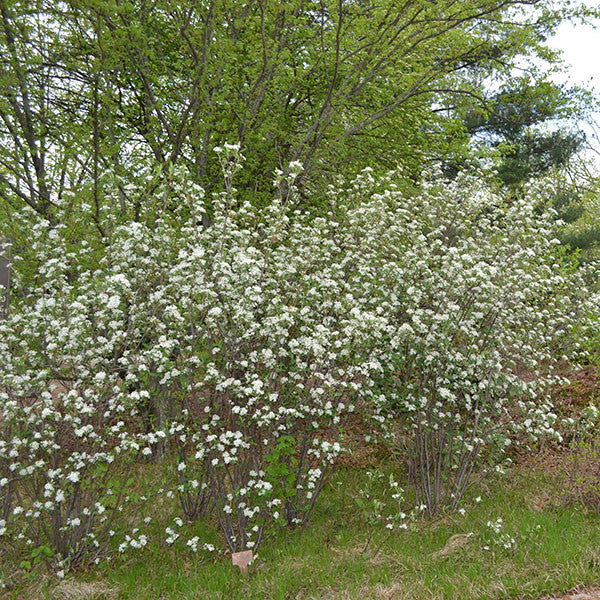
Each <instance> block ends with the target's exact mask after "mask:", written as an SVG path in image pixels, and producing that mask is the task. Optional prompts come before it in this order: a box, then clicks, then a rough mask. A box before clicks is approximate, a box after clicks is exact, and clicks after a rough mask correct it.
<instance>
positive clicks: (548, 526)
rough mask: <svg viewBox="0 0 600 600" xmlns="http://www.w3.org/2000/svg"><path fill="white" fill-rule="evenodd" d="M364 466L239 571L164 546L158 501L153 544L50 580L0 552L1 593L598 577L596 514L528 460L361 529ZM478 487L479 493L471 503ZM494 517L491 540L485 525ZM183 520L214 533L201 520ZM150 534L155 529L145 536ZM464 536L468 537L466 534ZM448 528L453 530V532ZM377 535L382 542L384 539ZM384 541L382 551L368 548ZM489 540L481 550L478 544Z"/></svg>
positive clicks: (530, 586) (213, 535) (487, 586)
mask: <svg viewBox="0 0 600 600" xmlns="http://www.w3.org/2000/svg"><path fill="white" fill-rule="evenodd" d="M363 478H364V469H358V468H345V469H342V470H339V471H337V472H336V473H334V475H333V477H332V478H331V479H330V481H329V483H328V485H327V488H326V490H325V491H324V492H323V494H322V496H321V497H320V499H319V502H318V504H317V508H316V509H315V512H314V513H313V515H312V520H311V521H310V522H309V524H308V526H307V527H305V528H301V529H297V530H294V531H280V532H278V533H276V534H274V535H273V536H272V537H270V538H268V539H266V540H265V541H264V543H263V545H262V546H261V548H260V549H259V556H258V559H257V560H256V561H255V563H254V564H253V565H251V567H250V572H249V575H248V576H247V577H242V576H241V575H240V573H239V571H238V569H237V567H233V566H232V565H231V558H230V556H229V555H225V554H220V555H214V556H210V557H209V558H207V557H206V556H203V555H200V554H198V555H195V554H193V553H192V552H191V551H190V550H189V549H188V548H186V547H185V545H184V544H182V545H180V546H178V547H169V546H165V545H164V542H161V541H159V540H161V539H163V538H164V535H161V532H162V531H164V527H165V522H161V518H160V513H161V511H160V510H159V509H157V511H156V519H155V523H154V531H152V529H151V530H150V534H151V536H152V541H151V543H150V544H149V545H148V546H147V547H146V548H144V549H143V550H141V551H139V553H134V554H131V553H130V554H126V555H124V556H121V557H117V558H116V559H115V560H114V561H113V562H112V563H107V564H103V565H101V566H99V567H96V568H93V569H89V570H86V571H79V572H77V573H76V574H69V575H67V578H66V579H65V580H64V581H62V582H61V581H58V580H56V579H55V578H51V577H49V576H47V575H45V574H43V573H41V572H34V573H23V572H19V571H18V569H17V570H15V567H14V565H10V564H8V563H7V562H5V563H4V564H2V566H1V567H0V573H1V576H2V577H3V579H4V581H5V582H6V583H7V584H8V585H7V588H6V589H5V590H4V591H3V592H2V593H3V594H4V595H3V596H2V593H0V596H2V597H3V598H6V600H9V599H17V598H19V599H21V598H23V599H27V600H29V599H33V598H51V599H60V598H66V599H80V600H83V599H92V598H98V599H101V598H105V599H107V600H108V599H115V600H116V599H132V600H133V599H159V598H160V599H176V598H177V599H179V598H181V599H189V600H192V599H194V600H199V599H203V598H206V599H211V600H212V599H214V600H218V599H227V598H233V599H237V598H240V599H242V598H243V599H246V598H256V599H261V600H262V599H273V600H275V599H277V600H283V599H294V600H309V599H319V600H325V599H338V598H339V599H364V600H370V599H411V600H412V599H414V600H425V599H427V600H434V599H438V598H439V599H441V598H453V599H465V600H466V599H470V598H473V599H475V598H477V599H484V598H511V599H516V598H538V597H540V596H544V595H546V594H554V593H557V594H558V593H561V592H565V591H567V590H570V589H573V588H575V587H577V586H594V585H598V584H600V517H599V515H598V514H596V513H592V512H586V511H585V510H583V509H580V508H577V507H572V506H569V507H567V506H565V505H564V504H563V503H562V502H561V500H560V485H559V484H558V483H557V481H556V478H555V477H554V476H551V475H548V474H547V473H546V472H544V471H542V470H537V469H532V468H531V467H530V466H529V467H525V466H515V467H513V468H512V469H511V470H510V471H509V472H508V473H507V474H505V475H503V476H497V478H496V479H495V480H494V481H488V482H487V484H486V485H483V486H481V487H479V488H478V489H474V490H472V492H471V495H470V498H471V500H469V499H467V500H466V502H465V509H466V511H465V514H459V513H454V514H448V515H445V516H443V517H441V518H439V519H437V520H435V521H425V520H423V521H421V520H418V521H416V522H414V523H413V524H412V526H411V528H410V530H408V531H397V532H393V533H392V534H391V535H390V536H389V538H388V537H387V531H386V530H385V529H380V530H377V531H376V532H375V533H374V535H373V539H372V541H371V543H370V545H369V547H368V548H367V549H366V551H364V552H363V549H364V546H365V541H366V539H367V538H368V535H369V531H370V529H369V526H368V525H366V524H365V523H364V522H363V520H362V518H361V516H360V512H359V511H358V509H357V507H356V504H355V502H354V498H355V497H356V494H357V490H358V488H359V487H360V485H361V482H362V481H363ZM476 496H480V497H481V501H480V502H479V503H475V502H473V500H472V499H473V498H475V497H476ZM498 518H501V519H503V523H504V526H503V529H502V533H505V534H507V535H508V536H510V537H511V538H513V539H514V540H515V544H514V545H513V546H512V547H510V548H505V547H503V546H502V544H500V543H499V538H498V536H497V535H494V534H492V533H491V531H490V528H489V527H488V526H487V525H486V523H487V522H488V521H490V520H493V521H495V520H496V519H498ZM185 527H187V531H189V532H190V535H199V536H200V539H201V540H207V541H216V540H218V534H217V532H216V531H215V530H214V529H213V528H212V525H211V524H210V523H208V524H207V523H197V524H193V525H189V526H185ZM152 534H153V535H152ZM467 534H472V535H467ZM453 536H455V537H453ZM382 542H383V543H382ZM380 545H381V549H380V550H379V551H376V549H377V547H378V546H380ZM486 547H488V548H489V549H486Z"/></svg>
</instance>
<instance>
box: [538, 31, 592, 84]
mask: <svg viewBox="0 0 600 600" xmlns="http://www.w3.org/2000/svg"><path fill="white" fill-rule="evenodd" d="M598 25H600V23H598ZM548 45H549V46H551V47H553V48H557V49H559V50H562V52H563V59H564V61H565V63H567V65H566V66H567V69H568V70H567V72H566V73H565V74H564V75H562V76H561V77H560V78H559V80H560V81H565V82H569V83H573V84H583V83H591V84H595V86H594V87H595V88H596V91H597V92H598V93H600V28H598V29H594V28H593V27H592V26H591V25H580V24H574V23H563V24H562V25H560V27H559V28H558V32H557V34H556V35H555V36H553V37H552V38H550V39H549V40H548Z"/></svg>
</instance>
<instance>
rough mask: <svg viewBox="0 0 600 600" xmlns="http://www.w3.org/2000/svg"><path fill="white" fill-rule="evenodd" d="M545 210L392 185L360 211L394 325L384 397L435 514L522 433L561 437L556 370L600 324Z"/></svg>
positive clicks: (357, 216) (455, 190)
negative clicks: (554, 395)
mask: <svg viewBox="0 0 600 600" xmlns="http://www.w3.org/2000/svg"><path fill="white" fill-rule="evenodd" d="M351 191H353V190H351ZM359 193H360V194H361V195H364V191H363V190H360V189H359ZM538 205H539V199H537V198H535V199H534V198H528V197H525V198H522V199H518V200H514V201H512V203H509V202H507V201H505V200H504V199H503V198H502V197H501V196H500V195H498V194H494V193H492V191H490V189H489V188H488V187H486V186H485V185H483V184H482V182H480V181H478V180H475V179H470V178H468V177H467V178H462V179H459V180H457V181H455V182H453V183H442V184H440V183H439V182H436V181H433V182H432V183H427V184H425V185H424V186H423V188H422V190H421V192H420V193H419V194H418V195H415V196H406V195H403V194H401V193H399V192H398V191H395V190H394V186H393V182H391V181H390V182H389V184H388V185H387V189H385V190H384V191H383V192H382V193H373V194H372V196H371V200H370V201H369V202H366V203H364V204H363V205H362V206H361V207H360V208H358V209H357V210H355V211H354V212H353V213H352V219H353V227H352V230H353V234H354V235H355V236H356V238H357V239H360V240H361V247H362V249H363V251H364V252H370V251H371V252H372V253H373V254H372V268H373V269H374V270H376V272H377V273H378V278H379V285H378V286H377V287H375V288H374V289H373V288H371V294H373V298H374V301H375V302H376V303H377V306H378V309H379V310H382V311H383V314H385V315H386V317H387V319H388V321H389V327H388V332H389V335H388V336H387V337H386V339H385V341H384V343H383V346H382V348H381V351H382V356H384V357H385V358H383V359H380V360H381V362H382V364H385V366H386V374H385V377H384V378H383V379H382V381H381V391H382V394H383V395H384V397H385V401H386V403H387V406H388V408H389V410H390V411H391V412H390V413H389V414H396V415H399V416H401V419H402V423H403V426H401V427H400V428H399V429H398V430H397V436H396V439H397V442H398V443H399V444H400V445H401V446H402V448H403V450H404V453H405V456H407V458H408V464H409V473H410V477H411V479H412V481H413V484H414V487H415V490H416V493H417V503H423V504H424V505H426V506H427V511H428V513H429V514H433V513H435V512H436V511H437V510H439V509H440V508H441V507H442V506H444V505H450V506H451V507H456V506H457V505H458V503H459V501H460V499H461V498H462V496H463V494H464V491H465V489H466V487H467V485H468V482H469V477H470V475H471V473H472V471H473V469H474V468H475V465H476V461H477V459H478V457H479V456H480V454H481V453H482V452H484V453H486V454H487V455H488V456H489V457H490V458H492V459H501V457H502V456H503V454H504V450H505V448H506V447H507V446H508V445H509V444H510V443H511V435H513V434H517V433H523V432H525V433H526V434H527V435H528V436H530V437H533V438H536V437H538V436H539V435H543V434H553V433H554V422H555V421H556V415H555V414H554V413H553V412H552V406H551V403H550V402H549V400H548V399H547V390H548V388H549V386H550V385H551V384H552V383H553V382H555V381H557V379H560V378H559V377H558V375H556V373H555V370H554V367H555V366H556V365H557V364H558V362H559V361H561V360H564V359H566V358H568V357H569V356H570V355H571V356H572V355H573V354H575V353H577V351H578V350H579V347H578V344H577V340H576V339H575V338H574V336H573V335H572V333H573V331H574V329H575V327H576V325H577V323H578V320H584V317H585V318H587V317H588V316H589V315H590V314H591V313H597V310H598V308H597V301H596V298H595V297H594V296H593V295H591V294H590V292H589V290H588V288H587V286H586V283H585V281H586V273H585V271H584V270H583V269H579V270H578V269H576V268H574V266H573V264H572V262H570V261H569V259H568V258H567V257H566V256H565V255H564V253H563V252H561V249H560V248H558V243H559V242H558V240H556V239H555V237H554V230H555V227H556V223H555V220H554V219H553V215H552V214H551V213H548V214H543V213H540V212H539V210H537V209H536V206H538Z"/></svg>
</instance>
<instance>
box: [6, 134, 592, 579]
mask: <svg viewBox="0 0 600 600" xmlns="http://www.w3.org/2000/svg"><path fill="white" fill-rule="evenodd" d="M217 150H218V154H219V157H220V159H221V163H222V168H223V171H224V191H223V192H222V193H219V194H216V195H215V196H214V197H213V198H212V202H211V206H212V209H211V219H210V226H207V222H208V218H207V214H206V213H207V211H206V209H205V206H204V200H203V192H202V190H200V189H198V188H197V187H194V186H193V185H191V184H189V182H188V180H187V179H186V177H185V174H182V173H177V172H174V171H172V170H169V171H168V172H167V173H163V174H162V176H163V178H164V181H163V183H162V184H161V183H160V181H158V182H156V181H155V180H154V179H151V182H152V185H151V186H150V188H149V189H146V190H145V191H144V194H145V195H144V196H143V197H144V203H141V202H140V203H138V204H137V208H138V209H139V210H137V209H136V211H134V213H133V214H134V217H135V218H130V217H128V216H127V211H125V212H123V211H120V209H119V208H118V207H120V206H121V204H120V203H119V202H118V201H117V200H118V199H119V198H120V196H119V190H118V189H115V190H113V193H114V196H115V202H114V203H113V204H114V207H115V213H114V214H113V215H104V216H105V217H107V218H105V219H104V222H105V223H107V224H108V225H107V227H108V229H107V230H106V231H104V237H103V238H102V240H101V241H98V240H96V241H94V242H93V243H91V242H88V240H86V239H85V236H82V235H81V231H82V230H84V229H83V228H84V226H85V224H84V221H85V219H83V221H81V222H78V223H77V224H76V225H77V226H75V225H73V226H72V227H70V228H69V227H66V226H64V225H56V224H55V223H50V222H48V221H44V220H40V219H39V218H37V217H35V215H32V214H30V213H27V214H25V215H24V219H29V220H30V222H31V227H30V230H31V252H32V256H34V257H35V258H31V260H29V261H27V264H24V262H25V261H23V264H19V261H17V262H16V265H15V271H16V273H15V281H16V287H15V290H20V292H19V293H20V295H17V296H16V297H15V299H14V301H13V302H12V303H11V314H9V316H8V318H7V319H6V320H5V321H3V322H2V323H0V360H1V361H2V365H1V367H2V368H1V371H0V394H1V395H0V399H1V404H0V423H2V427H1V429H0V470H1V472H0V502H1V503H2V504H1V505H0V510H2V513H0V519H1V522H0V543H1V544H3V547H4V548H5V549H7V550H12V551H14V552H16V553H18V554H19V555H21V556H22V555H23V554H25V555H27V552H28V551H29V550H30V549H31V548H34V549H35V548H44V550H39V552H38V555H39V553H42V554H43V555H44V556H45V557H47V560H46V562H47V563H48V564H49V566H51V567H53V568H55V569H57V570H58V569H63V568H64V567H74V566H77V565H78V564H83V563H86V562H94V561H97V560H99V559H100V558H102V557H104V556H108V555H110V553H111V552H115V551H117V550H118V551H125V550H130V549H134V550H135V549H141V548H143V547H144V546H145V545H146V544H147V542H148V534H147V533H145V530H144V523H143V522H138V521H140V519H139V517H138V514H139V513H138V512H137V511H135V510H129V509H130V508H131V509H133V508H134V502H133V500H135V502H137V501H138V500H139V501H143V499H144V498H148V497H149V495H150V492H149V491H148V490H146V489H144V486H145V484H144V483H143V478H141V477H140V478H138V477H137V476H136V473H138V472H140V471H141V470H143V468H144V465H146V464H147V463H148V462H149V461H152V462H155V463H160V464H161V465H162V466H164V469H163V471H162V473H163V475H164V480H161V481H159V482H158V485H159V486H160V487H161V488H165V489H168V490H169V493H173V494H174V495H176V496H177V497H178V499H179V503H178V505H179V509H180V511H181V512H180V513H179V514H181V515H182V516H183V517H184V518H185V519H186V520H188V521H194V520H196V519H200V518H205V517H206V516H207V515H208V514H209V513H210V514H212V515H213V517H214V518H215V521H216V522H217V523H218V524H219V527H220V529H221V532H222V534H223V539H224V542H225V546H226V547H227V548H228V549H229V550H231V551H232V552H236V551H240V550H247V549H253V550H256V549H257V548H258V547H259V545H260V543H261V541H262V540H264V538H265V534H266V533H268V532H269V530H270V529H272V528H274V527H279V526H287V527H294V526H300V525H306V524H307V523H308V521H309V518H310V514H311V512H312V510H313V508H314V506H315V503H316V501H317V499H318V497H319V494H320V492H321V491H322V489H323V486H324V484H325V482H326V480H327V477H328V475H329V474H330V472H331V470H332V469H333V468H334V466H335V461H336V458H337V457H338V456H339V455H340V454H341V453H342V452H344V451H345V450H346V449H348V448H347V443H346V442H347V439H348V436H347V435H346V428H347V426H348V425H349V424H350V423H351V421H352V419H354V423H355V424H356V422H360V421H358V419H357V417H355V416H353V415H358V416H360V417H361V418H363V419H364V417H366V419H364V420H363V421H362V424H361V425H360V426H361V427H364V426H365V425H364V423H365V422H367V423H371V424H373V426H375V425H377V428H378V430H381V431H383V434H384V435H385V436H386V438H387V439H388V440H390V441H392V442H393V444H394V445H395V446H396V449H397V450H398V452H396V454H395V455H396V456H400V457H401V458H402V460H405V462H406V463H407V465H408V471H409V475H410V480H411V482H412V485H413V487H414V490H415V492H416V499H417V505H419V506H422V507H424V508H423V510H424V511H425V512H427V513H428V514H430V515H432V514H434V513H436V512H437V511H438V510H440V509H441V508H442V507H444V506H450V507H456V506H458V503H459V502H460V499H461V497H462V495H463V494H464V492H465V490H466V488H467V486H468V484H469V482H470V480H471V475H472V473H473V471H474V469H475V468H476V467H477V464H478V461H479V460H480V459H481V458H482V457H486V458H487V459H489V461H490V462H492V463H493V462H494V461H496V460H500V459H501V457H502V456H503V454H504V452H505V450H506V448H507V446H508V445H509V444H510V443H511V440H512V439H515V440H517V439H520V440H522V439H529V438H531V439H535V438H536V437H537V436H539V435H542V434H552V432H553V422H554V419H555V417H554V415H553V413H552V410H551V406H550V404H549V402H548V401H547V399H546V398H547V396H546V395H545V391H546V389H547V388H548V386H549V385H550V384H551V383H553V382H555V381H556V380H557V377H558V376H557V374H556V370H555V367H556V366H557V364H558V362H559V361H561V360H565V359H568V357H569V356H570V355H571V354H572V351H576V350H578V348H577V345H576V342H574V341H573V339H574V338H573V336H572V335H571V334H572V332H573V329H574V326H575V323H576V322H577V320H578V319H579V321H580V324H581V321H582V320H585V318H587V317H585V318H584V316H585V315H587V316H589V315H596V314H597V310H598V309H597V303H595V301H594V297H593V296H592V295H591V294H590V293H589V291H588V288H587V286H586V276H587V274H586V273H585V272H584V271H583V270H582V269H581V268H579V267H578V266H577V265H576V264H575V263H574V262H573V261H572V260H571V259H570V258H569V256H568V255H566V254H564V253H561V252H560V250H559V247H558V242H557V241H556V239H555V237H554V234H553V232H554V227H555V226H556V223H555V219H554V218H553V215H550V214H548V215H546V214H543V213H540V211H539V209H537V208H536V207H538V205H539V198H538V197H535V198H534V197H531V198H529V197H523V198H520V199H516V200H515V199H510V200H509V199H505V198H503V197H502V195H501V194H498V193H496V192H494V191H492V190H491V189H490V187H489V186H488V185H487V184H485V183H484V182H482V181H481V180H479V179H477V178H473V177H471V176H464V177H459V178H457V179H456V180H455V181H454V182H451V183H450V182H446V181H443V180H441V179H440V178H439V177H438V176H432V178H431V181H430V182H426V183H424V184H423V185H422V187H421V189H420V190H418V191H417V192H415V193H412V194H406V193H404V192H402V191H401V190H403V189H406V188H407V187H409V186H407V185H404V183H405V182H404V179H403V176H402V174H401V173H397V172H395V173H390V174H389V175H388V176H386V177H384V178H382V179H375V178H374V177H373V175H372V173H371V172H370V170H368V169H367V170H365V171H364V172H363V173H361V174H360V175H359V176H358V177H357V178H356V179H355V180H354V181H353V182H351V183H350V184H348V185H346V184H344V183H340V184H339V185H335V186H332V187H331V189H330V191H329V200H330V205H331V208H330V211H329V212H328V214H327V215H325V216H322V217H312V216H310V215H308V214H303V213H302V212H300V211H298V210H295V209H292V208H291V206H293V205H295V204H296V203H292V202H290V200H291V199H292V198H293V195H294V194H296V193H297V192H296V189H295V187H294V179H295V177H296V176H297V175H298V174H299V173H300V172H301V166H300V165H299V164H292V165H290V168H289V169H288V174H287V175H285V176H284V175H283V174H282V173H279V174H277V175H276V181H275V183H276V186H277V187H278V189H279V193H278V194H277V197H276V198H275V199H274V200H273V201H272V202H271V203H270V204H269V205H268V206H267V207H265V208H263V209H262V210H259V209H257V208H256V207H253V206H252V205H251V204H250V203H249V202H246V201H245V200H243V199H241V198H239V196H238V193H237V191H236V189H235V186H234V182H235V176H236V173H237V172H238V171H239V169H240V168H242V163H243V156H242V154H241V152H240V148H239V147H238V146H236V145H231V144H225V145H224V146H223V147H222V148H218V149H217ZM159 175H160V174H159ZM153 177H154V176H153ZM157 177H158V175H157ZM159 179H160V178H159ZM107 193H108V192H107ZM107 206H110V203H108V204H107ZM142 206H145V207H146V208H145V212H144V211H143V210H142V208H141V207H142ZM88 210H90V211H93V207H92V206H89V207H88ZM106 210H108V209H106ZM109 216H110V218H108V217H109ZM90 218H91V216H90ZM65 219H67V216H65ZM15 294H16V292H15ZM580 315H581V317H580ZM369 433H371V432H369ZM396 479H397V478H396ZM396 479H394V484H395V481H396ZM395 485H396V486H397V484H395ZM394 493H398V494H399V491H398V490H397V491H396V492H394ZM398 498H400V496H398ZM371 500H372V498H371ZM400 513H401V511H400V512H399V513H398V514H400ZM170 517H172V518H174V519H180V517H179V516H175V513H174V515H170ZM167 534H168V537H167V540H166V542H167V543H171V542H172V541H173V540H174V539H176V537H180V535H181V534H180V533H173V532H172V531H171V530H170V528H169V529H168V530H167ZM119 540H124V541H119ZM187 543H188V545H190V547H193V548H205V547H206V548H208V547H209V546H210V547H212V545H211V544H207V543H203V541H202V540H198V538H197V536H196V537H193V538H192V539H190V540H187ZM46 548H47V550H46Z"/></svg>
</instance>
